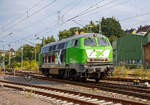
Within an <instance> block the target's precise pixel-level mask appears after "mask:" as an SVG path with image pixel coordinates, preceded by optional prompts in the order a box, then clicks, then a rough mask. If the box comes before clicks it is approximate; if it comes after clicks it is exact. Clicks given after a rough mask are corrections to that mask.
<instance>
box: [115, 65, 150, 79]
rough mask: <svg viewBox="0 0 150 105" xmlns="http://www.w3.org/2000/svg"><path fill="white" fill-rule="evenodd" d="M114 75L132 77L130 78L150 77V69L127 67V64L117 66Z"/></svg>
mask: <svg viewBox="0 0 150 105" xmlns="http://www.w3.org/2000/svg"><path fill="white" fill-rule="evenodd" d="M113 77H128V78H129V77H130V78H141V79H150V69H144V68H143V67H141V68H139V69H127V68H126V67H125V66H118V67H115V69H114V72H113Z"/></svg>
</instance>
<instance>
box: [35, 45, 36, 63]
mask: <svg viewBox="0 0 150 105" xmlns="http://www.w3.org/2000/svg"><path fill="white" fill-rule="evenodd" d="M35 61H36V45H35Z"/></svg>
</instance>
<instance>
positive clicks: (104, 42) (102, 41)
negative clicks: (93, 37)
mask: <svg viewBox="0 0 150 105" xmlns="http://www.w3.org/2000/svg"><path fill="white" fill-rule="evenodd" d="M98 44H99V45H100V46H109V42H108V40H107V39H105V38H98Z"/></svg>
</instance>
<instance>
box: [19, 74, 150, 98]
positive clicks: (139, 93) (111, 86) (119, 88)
mask: <svg viewBox="0 0 150 105" xmlns="http://www.w3.org/2000/svg"><path fill="white" fill-rule="evenodd" d="M19 75H22V76H23V75H24V74H22V73H19ZM31 76H32V77H33V78H37V79H42V80H49V81H56V82H63V83H67V84H72V85H78V86H83V87H88V88H97V89H100V90H104V91H109V92H114V93H119V94H123V95H128V96H135V97H139V98H142V99H148V100H149V99H150V90H148V89H143V88H141V87H135V86H130V85H125V84H115V83H108V82H99V83H95V82H85V83H81V82H76V81H68V80H60V79H55V78H48V77H44V76H41V75H37V74H31Z"/></svg>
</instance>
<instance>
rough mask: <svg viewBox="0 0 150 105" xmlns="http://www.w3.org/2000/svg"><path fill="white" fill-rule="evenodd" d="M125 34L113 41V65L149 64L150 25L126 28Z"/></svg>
mask: <svg viewBox="0 0 150 105" xmlns="http://www.w3.org/2000/svg"><path fill="white" fill-rule="evenodd" d="M126 33H127V34H126V35H125V36H123V37H121V38H119V39H118V40H116V41H114V42H113V45H112V46H113V50H114V64H115V65H139V66H140V65H145V66H150V26H149V25H146V26H143V27H142V26H140V27H139V28H138V30H137V31H136V30H135V29H132V30H127V32H126Z"/></svg>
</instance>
